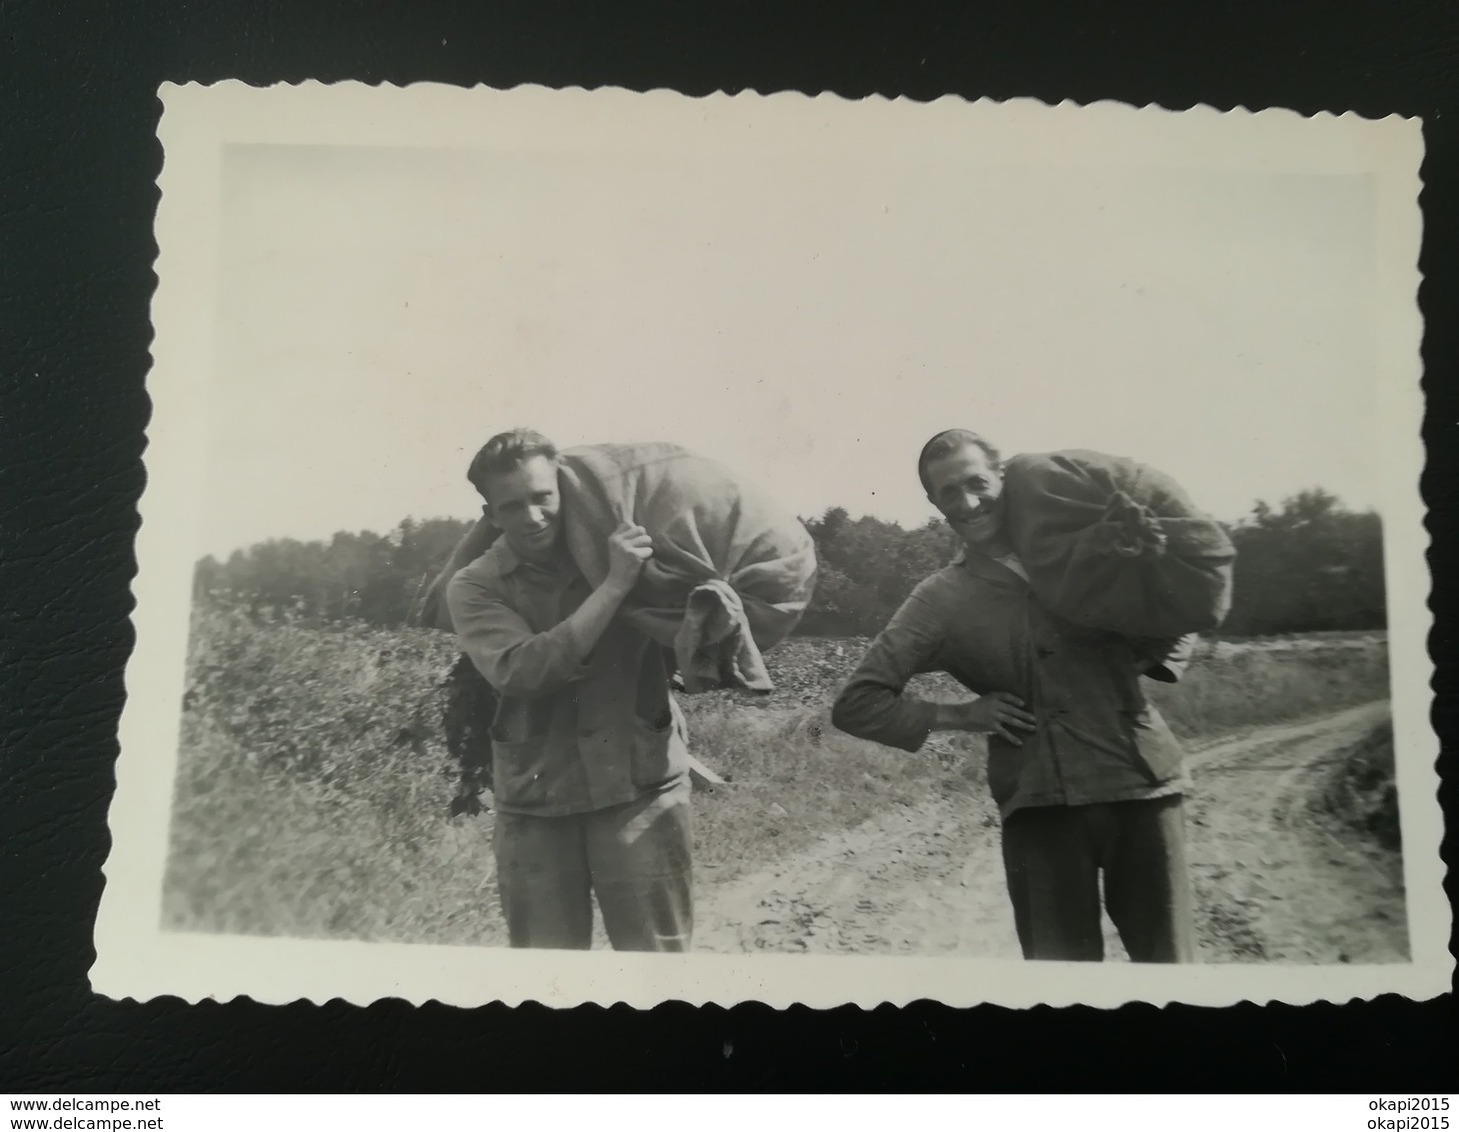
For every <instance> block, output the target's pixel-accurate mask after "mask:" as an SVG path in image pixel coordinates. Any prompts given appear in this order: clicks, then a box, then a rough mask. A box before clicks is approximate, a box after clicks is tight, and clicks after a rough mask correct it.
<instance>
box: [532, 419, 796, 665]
mask: <svg viewBox="0 0 1459 1132" xmlns="http://www.w3.org/2000/svg"><path fill="white" fill-rule="evenodd" d="M558 487H559V489H560V490H561V492H562V522H563V537H564V538H565V540H566V542H567V549H568V552H569V553H570V554H571V555H572V557H573V560H574V561H575V562H576V563H577V566H578V569H580V570H581V571H582V572H583V575H584V576H585V577H586V578H587V580H588V581H589V582H590V583H591V584H592V585H595V586H596V585H598V584H599V583H600V582H602V580H603V579H604V578H605V577H607V574H608V536H609V535H611V534H612V533H613V530H614V528H615V527H617V525H618V524H619V522H620V521H623V520H627V521H629V522H634V523H638V524H639V525H641V526H642V527H644V529H646V530H647V531H648V533H649V535H650V536H651V537H652V538H653V546H654V553H653V557H652V558H651V559H650V560H649V561H648V562H647V563H646V564H645V566H644V569H643V573H642V574H641V575H640V577H639V581H638V585H637V586H635V588H634V590H633V592H632V593H631V594H629V596H628V599H627V600H626V601H625V602H624V604H623V608H622V612H621V616H622V617H623V618H624V619H625V620H626V621H628V622H629V623H630V624H631V625H633V626H634V627H635V628H637V629H638V630H639V631H640V632H642V633H643V634H645V635H646V636H648V637H650V638H652V639H653V640H656V641H658V642H660V643H661V644H664V645H668V646H670V647H672V648H673V649H674V653H675V656H676V659H677V662H678V666H679V673H680V676H681V677H682V678H683V681H684V688H685V691H688V692H698V691H705V690H707V689H710V688H717V687H740V688H748V689H752V690H756V691H768V690H770V688H771V687H773V684H772V683H771V680H770V676H769V673H768V672H767V671H766V669H765V663H764V658H763V653H764V652H765V651H767V650H768V649H770V648H772V647H773V646H775V645H777V644H779V643H780V642H781V641H782V640H784V639H785V638H786V637H787V636H788V635H789V634H790V632H791V630H792V629H794V628H795V626H796V624H797V623H798V622H799V621H800V619H801V616H802V615H803V614H804V613H805V610H806V606H807V605H808V604H809V603H810V599H811V593H812V590H813V589H814V586H815V579H816V552H815V544H814V543H813V542H812V541H811V537H810V534H809V532H807V531H806V529H805V527H804V526H803V525H802V524H801V522H800V520H798V519H797V518H796V517H795V516H794V515H792V514H790V513H789V512H787V511H784V510H782V509H781V508H780V506H779V505H778V504H776V503H775V502H774V501H773V500H771V499H770V497H769V496H768V495H766V494H764V493H763V492H761V491H760V490H758V489H757V488H754V487H752V486H751V485H749V484H747V483H745V482H743V481H742V480H740V479H739V478H738V477H737V476H735V475H734V474H733V473H731V472H730V471H729V470H728V469H726V468H724V467H723V466H722V465H720V464H718V463H716V462H714V461H713V460H709V459H706V458H704V457H702V456H698V455H695V454H694V453H692V452H689V451H688V450H686V449H684V448H680V447H679V446H678V445H674V444H664V443H642V444H597V445H591V446H586V447H581V448H571V449H568V450H567V451H565V452H563V453H562V457H561V470H560V472H559V474H558Z"/></svg>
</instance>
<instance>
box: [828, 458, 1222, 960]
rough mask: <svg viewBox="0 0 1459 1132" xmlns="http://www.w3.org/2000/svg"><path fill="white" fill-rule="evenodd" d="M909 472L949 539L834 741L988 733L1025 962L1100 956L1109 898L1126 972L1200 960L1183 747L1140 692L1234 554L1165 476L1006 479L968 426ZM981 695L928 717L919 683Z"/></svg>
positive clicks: (875, 651) (1165, 671) (1122, 464)
mask: <svg viewBox="0 0 1459 1132" xmlns="http://www.w3.org/2000/svg"><path fill="white" fill-rule="evenodd" d="M917 470H918V475H919V476H920V478H921V480H922V485H923V488H924V490H925V491H926V493H927V497H928V499H929V500H930V501H931V502H932V504H933V505H934V506H935V507H937V509H938V510H939V511H940V512H941V513H942V514H943V516H944V517H945V518H946V519H947V521H948V523H949V525H950V526H951V527H952V529H953V530H954V531H955V532H956V533H957V535H958V536H959V538H960V539H961V541H962V543H963V551H962V553H961V554H960V555H959V557H958V559H957V560H956V561H955V562H954V563H953V565H951V566H949V567H947V568H946V569H944V570H941V571H939V572H938V573H936V574H934V575H932V576H931V577H930V578H927V579H926V580H925V581H923V582H922V583H921V584H920V585H918V586H917V588H916V589H915V590H913V592H912V594H911V595H910V596H909V597H908V598H907V600H906V602H905V603H904V604H903V605H902V607H901V608H900V609H899V610H898V611H897V612H896V614H895V615H894V616H893V617H892V619H891V621H890V623H889V624H888V625H887V627H886V629H885V630H883V631H882V633H881V634H880V635H879V636H878V637H877V638H876V640H875V642H873V644H872V645H871V647H870V649H869V650H868V651H867V653H866V656H865V657H864V658H863V659H862V661H861V663H860V665H859V667H858V668H857V670H856V672H855V673H854V674H853V675H852V677H851V679H850V681H849V682H848V683H847V685H846V687H845V688H844V689H843V690H842V692H841V693H840V696H839V697H838V699H837V701H836V704H835V707H834V710H833V713H832V719H833V722H834V723H835V725H836V726H837V727H839V728H841V729H842V730H844V731H847V732H849V733H851V734H853V735H857V736H859V737H862V738H865V739H871V740H874V741H876V742H880V743H885V744H887V745H889V746H894V747H899V748H901V749H904V750H908V751H915V750H917V749H919V748H920V747H921V746H922V744H923V743H924V742H925V741H926V739H927V736H928V735H929V734H930V733H931V732H932V731H935V730H961V731H974V732H983V733H986V734H987V735H988V783H989V787H990V789H991V790H992V793H993V798H994V800H995V801H996V802H997V804H998V807H999V810H1000V813H1001V815H1002V819H1003V859H1004V867H1005V873H1006V877H1007V882H1008V890H1009V895H1010V897H1011V900H1012V904H1013V911H1014V923H1015V926H1016V930H1017V933H1018V938H1019V942H1020V945H1021V947H1022V950H1023V954H1024V957H1025V958H1028V959H1056V960H1100V959H1103V958H1104V943H1103V937H1102V933H1101V930H1100V909H1101V884H1100V880H1101V874H1102V875H1103V904H1104V907H1105V909H1106V910H1108V912H1109V914H1110V918H1111V920H1112V921H1113V922H1114V924H1115V926H1116V928H1117V929H1118V930H1119V933H1120V938H1121V940H1122V941H1123V943H1124V945H1125V949H1126V951H1127V952H1128V953H1129V955H1130V958H1131V959H1133V960H1135V961H1137V962H1166V963H1172V962H1175V963H1179V962H1191V961H1193V959H1194V942H1193V934H1194V933H1193V925H1192V905H1193V900H1192V894H1191V885H1190V878H1189V876H1188V874H1187V870H1186V858H1185V831H1184V811H1183V794H1184V792H1185V790H1186V788H1187V785H1188V782H1187V779H1186V777H1185V773H1184V769H1183V767H1182V755H1181V750H1180V747H1179V745H1178V743H1177V742H1176V739H1175V737H1174V736H1173V735H1172V734H1171V732H1170V729H1169V728H1168V727H1167V726H1166V724H1165V722H1164V721H1163V720H1162V719H1161V718H1160V715H1159V713H1158V712H1157V711H1155V709H1154V708H1152V707H1151V706H1150V705H1149V703H1148V702H1147V701H1146V699H1145V695H1144V691H1143V689H1142V688H1141V687H1140V678H1141V676H1147V677H1150V678H1153V679H1157V680H1162V681H1166V682H1174V681H1175V680H1176V679H1178V677H1179V674H1180V672H1181V670H1182V669H1183V667H1184V665H1185V663H1186V661H1187V660H1188V658H1189V655H1190V645H1191V638H1190V637H1189V636H1186V634H1190V633H1193V632H1195V631H1198V630H1200V629H1204V628H1210V627H1212V626H1213V625H1215V624H1217V623H1219V621H1220V618H1221V617H1222V616H1223V615H1224V613H1225V611H1226V609H1227V607H1228V606H1229V601H1230V578H1231V563H1232V560H1233V558H1234V550H1233V548H1232V547H1231V544H1230V541H1229V539H1227V537H1226V536H1225V533H1224V532H1223V531H1221V529H1220V527H1219V526H1218V525H1217V524H1216V523H1214V522H1213V521H1211V520H1210V519H1208V518H1206V517H1205V516H1202V515H1200V514H1199V513H1198V512H1196V511H1195V510H1194V508H1193V507H1191V505H1190V504H1189V502H1188V500H1186V498H1185V496H1184V494H1183V493H1182V492H1181V491H1180V489H1179V487H1178V486H1176V485H1175V484H1174V483H1173V482H1172V481H1170V480H1169V479H1168V478H1167V477H1165V476H1162V475H1161V474H1160V473H1158V472H1155V471H1153V470H1152V469H1149V468H1145V467H1143V466H1141V465H1138V464H1136V463H1134V462H1133V461H1129V460H1123V459H1120V458H1118V457H1111V456H1105V455H1103V454H1100V453H1094V452H1066V453H1054V454H1051V455H1031V456H1018V457H1015V458H1014V459H1012V460H1010V461H1008V463H1007V464H1006V465H1005V464H1004V463H1003V462H1002V461H1001V460H1000V458H999V455H998V452H997V450H996V449H995V448H994V447H993V446H992V445H991V444H990V443H988V442H987V441H986V440H984V439H983V438H982V437H980V436H978V435H977V434H975V433H971V432H968V431H966V430H962V429H952V430H948V431H946V432H942V433H939V434H938V435H937V436H935V437H933V438H932V439H931V440H930V441H928V443H927V444H926V445H925V446H924V448H923V450H922V453H921V455H920V457H919V459H918V466H917ZM933 671H941V672H946V673H947V674H949V675H950V676H952V677H953V678H954V679H956V680H958V681H959V682H961V683H962V684H963V685H964V686H965V687H967V688H968V689H969V690H970V691H972V692H975V693H977V695H978V698H977V699H975V700H972V701H969V702H965V703H958V704H940V703H932V702H927V701H922V700H919V699H917V698H916V697H914V696H911V695H909V694H907V693H906V691H905V688H906V685H907V682H908V681H909V680H910V679H911V678H912V677H913V676H914V675H917V674H918V673H923V672H933Z"/></svg>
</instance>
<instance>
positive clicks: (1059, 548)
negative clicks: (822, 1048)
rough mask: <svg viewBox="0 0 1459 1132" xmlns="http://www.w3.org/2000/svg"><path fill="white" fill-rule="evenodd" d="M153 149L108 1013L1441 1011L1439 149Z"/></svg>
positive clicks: (856, 134)
mask: <svg viewBox="0 0 1459 1132" xmlns="http://www.w3.org/2000/svg"><path fill="white" fill-rule="evenodd" d="M163 103H164V108H165V109H164V113H163V117H162V125H161V133H160V136H161V139H162V143H163V148H164V152H165V164H164V168H163V173H162V176H161V178H160V181H159V187H160V190H161V204H160V207H159V219H158V246H159V258H158V269H157V270H158V277H159V287H158V297H157V301H156V305H155V308H154V310H155V312H156V316H155V329H156V334H157V338H156V343H155V346H154V369H153V373H152V376H151V378H150V379H149V393H150V395H151V397H152V399H153V404H154V416H153V423H152V426H151V429H150V430H149V449H148V453H147V466H148V477H149V482H148V486H147V489H146V495H145V496H144V498H143V502H142V518H143V526H142V530H141V533H140V535H139V538H138V564H139V573H138V577H137V580H136V583H135V586H134V590H135V593H136V596H137V610H136V613H135V615H134V622H135V625H136V630H137V648H136V652H135V654H134V657H133V659H132V661H131V665H130V667H129V669H128V675H127V685H128V695H129V699H128V704H127V708H126V714H125V716H124V718H123V723H122V731H121V740H122V756H121V762H120V765H119V768H118V790H117V795H116V800H115V803H114V805H113V809H112V816H111V828H112V832H113V836H114V839H115V840H114V848H113V853H112V858H111V860H110V861H109V863H108V866H107V891H106V893H105V896H104V899H103V904H102V908H101V912H100V914H99V919H98V928H97V950H98V960H97V966H96V968H95V969H94V971H93V975H92V977H93V983H94V985H95V986H96V987H97V989H98V990H101V991H103V992H104V993H108V994H112V995H132V996H135V997H150V996H153V995H157V994H178V995H181V996H183V997H185V998H193V999H196V998H199V997H206V996H209V995H211V996H214V997H218V998H224V997H229V996H231V995H234V994H249V995H252V996H253V997H256V998H259V999H260V1000H264V1001H285V1000H288V999H290V998H296V997H312V998H315V999H316V1000H321V1001H322V1000H323V999H324V998H326V997H332V996H340V997H345V998H348V999H350V1000H352V1001H358V1002H368V1001H371V1000H372V999H374V998H378V997H382V996H385V995H395V996H399V997H404V998H407V999H412V1000H414V1001H423V1000H425V999H427V998H438V999H441V1000H442V1001H448V1002H457V1003H461V1004H468V1005H469V1004H473V1003H479V1002H486V1001H492V1000H494V999H503V1000H505V1001H520V1000H522V999H524V998H533V999H537V1000H539V1001H543V1002H548V1003H553V1004H564V1005H570V1004H572V1003H574V1002H580V1001H585V1000H593V1001H600V1002H612V1001H619V1000H623V1001H629V1002H635V1003H640V1004H643V1003H651V1002H653V1001H657V1000H661V999H664V998H681V999H686V1000H690V1001H720V1002H733V1001H738V1000H741V999H746V998H760V999H762V1000H764V1001H770V1002H775V1003H777V1004H784V1003H787V1002H796V1001H803V1002H807V1003H810V1004H812V1005H831V1004H835V1003H838V1002H862V1003H868V1004H874V1003H876V1002H879V1001H883V1000H890V1001H907V1000H909V999H911V998H914V997H930V998H937V999H940V1000H942V1001H945V1002H948V1003H951V1004H956V1005H966V1004H970V1003H975V1002H983V1001H987V1002H999V1003H1005V1004H1008V1005H1031V1004H1035V1003H1039V1002H1053V1003H1057V1002H1085V1003H1090V1004H1093V1005H1117V1004H1119V1003H1122V1002H1125V1001H1129V1000H1131V999H1135V1000H1144V1001H1151V1002H1165V1001H1189V1002H1197V1003H1211V1004H1224V1003H1229V1002H1235V1001H1240V1000H1241V999H1242V998H1255V999H1258V1000H1264V999H1280V1000H1284V1001H1292V1002H1299V1001H1313V1000H1316V999H1324V998H1332V999H1345V998H1349V997H1352V996H1371V995H1374V994H1379V993H1384V992H1390V991H1393V992H1398V993H1402V994H1408V995H1410V996H1414V997H1420V996H1428V995H1432V994H1437V993H1441V992H1442V991H1443V990H1444V989H1445V988H1446V987H1447V985H1448V981H1449V975H1450V971H1451V968H1452V958H1451V957H1450V956H1449V955H1448V954H1447V951H1446V946H1445V942H1446V940H1447V937H1448V911H1447V903H1446V902H1445V901H1444V899H1443V896H1442V892H1441V890H1440V882H1441V878H1442V875H1443V865H1442V862H1441V860H1440V859H1439V856H1438V845H1439V840H1440V836H1441V824H1442V823H1441V816H1440V813H1439V810H1438V806H1437V803H1436V801H1435V799H1434V785H1435V782H1436V778H1435V775H1434V759H1435V757H1436V755H1437V749H1438V746H1437V742H1436V741H1435V739H1434V737H1433V734H1432V732H1431V730H1430V728H1429V723H1428V710H1429V703H1430V694H1431V693H1430V688H1429V679H1430V674H1431V669H1430V667H1429V663H1428V660H1427V656H1426V653H1425V635H1426V633H1427V629H1428V624H1429V621H1428V612H1427V608H1426V605H1425V598H1426V595H1427V593H1428V588H1429V578H1428V574H1427V570H1426V567H1425V563H1424V558H1423V549H1424V546H1425V545H1426V542H1425V536H1424V532H1423V528H1422V515H1423V512H1422V505H1421V502H1420V499H1419V495H1418V483H1417V480H1418V475H1419V473H1420V471H1421V469H1422V467H1423V452H1422V448H1421V445H1420V443H1419V439H1418V420H1419V416H1420V409H1421V402H1420V395H1419V387H1418V381H1419V377H1420V373H1421V369H1420V360H1419V355H1418V341H1419V336H1420V333H1421V323H1420V320H1419V317H1418V313H1417V309H1416V307H1415V289H1416V286H1417V278H1418V277H1417V269H1416V266H1415V263H1416V255H1417V248H1418V240H1419V214H1418V211H1417V204H1416V199H1417V192H1418V187H1419V186H1418V180H1417V170H1418V165H1419V160H1420V157H1421V146H1420V141H1419V134H1418V130H1417V126H1416V124H1415V123H1413V122H1410V121H1406V120H1403V119H1397V118H1394V119H1387V120H1381V121H1373V120H1368V119H1363V118H1359V117H1357V116H1354V115H1346V116H1342V117H1334V116H1331V115H1323V116H1318V117H1316V118H1303V117H1301V116H1300V115H1297V114H1294V113H1288V112H1284V111H1266V112H1262V113H1259V114H1250V113H1247V112H1245V111H1234V112H1231V113H1224V114H1223V113H1219V112H1217V111H1214V110H1208V109H1205V108H1196V109H1194V110H1190V111H1186V112H1180V113H1177V112H1171V111H1165V110H1161V109H1159V108H1146V109H1143V110H1142V109H1138V108H1135V107H1130V106H1124V105H1117V104H1098V105H1095V106H1089V107H1079V106H1074V105H1072V104H1070V105H1063V106H1058V107H1052V106H1047V105H1044V104H1042V103H1037V102H1032V101H1029V102H1013V103H1005V104H995V103H977V104H967V103H964V102H962V101H960V100H956V99H944V100H939V101H938V102H935V103H931V104H918V103H914V102H909V101H898V102H895V103H893V102H888V101H886V100H880V99H875V100H869V101H867V102H863V103H857V102H849V101H846V100H842V99H839V98H832V97H823V98H819V99H807V98H804V97H802V96H799V95H792V96H773V97H761V96H759V95H740V96H736V97H733V98H731V97H728V96H712V97H710V98H707V99H693V98H688V97H684V96H680V95H676V94H671V93H669V92H655V93H653V94H648V95H638V94H633V93H631V92H627V91H613V90H600V91H594V92H586V91H582V90H575V91H551V90H546V89H540V88H521V89H518V90H514V91H510V92H499V91H490V90H486V89H477V90H472V91H468V90H450V89H446V88H431V87H414V88H408V89H379V88H367V87H357V86H351V85H348V84H346V85H344V86H340V87H320V86H313V85H306V86H303V87H298V88H273V89H262V90H260V89H250V88H246V87H243V86H241V85H239V84H220V85H219V86H217V87H212V88H202V87H185V88H184V87H168V88H165V89H164V91H163ZM656 953H671V954H672V955H673V956H674V957H673V958H670V957H667V956H665V955H663V954H656Z"/></svg>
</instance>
